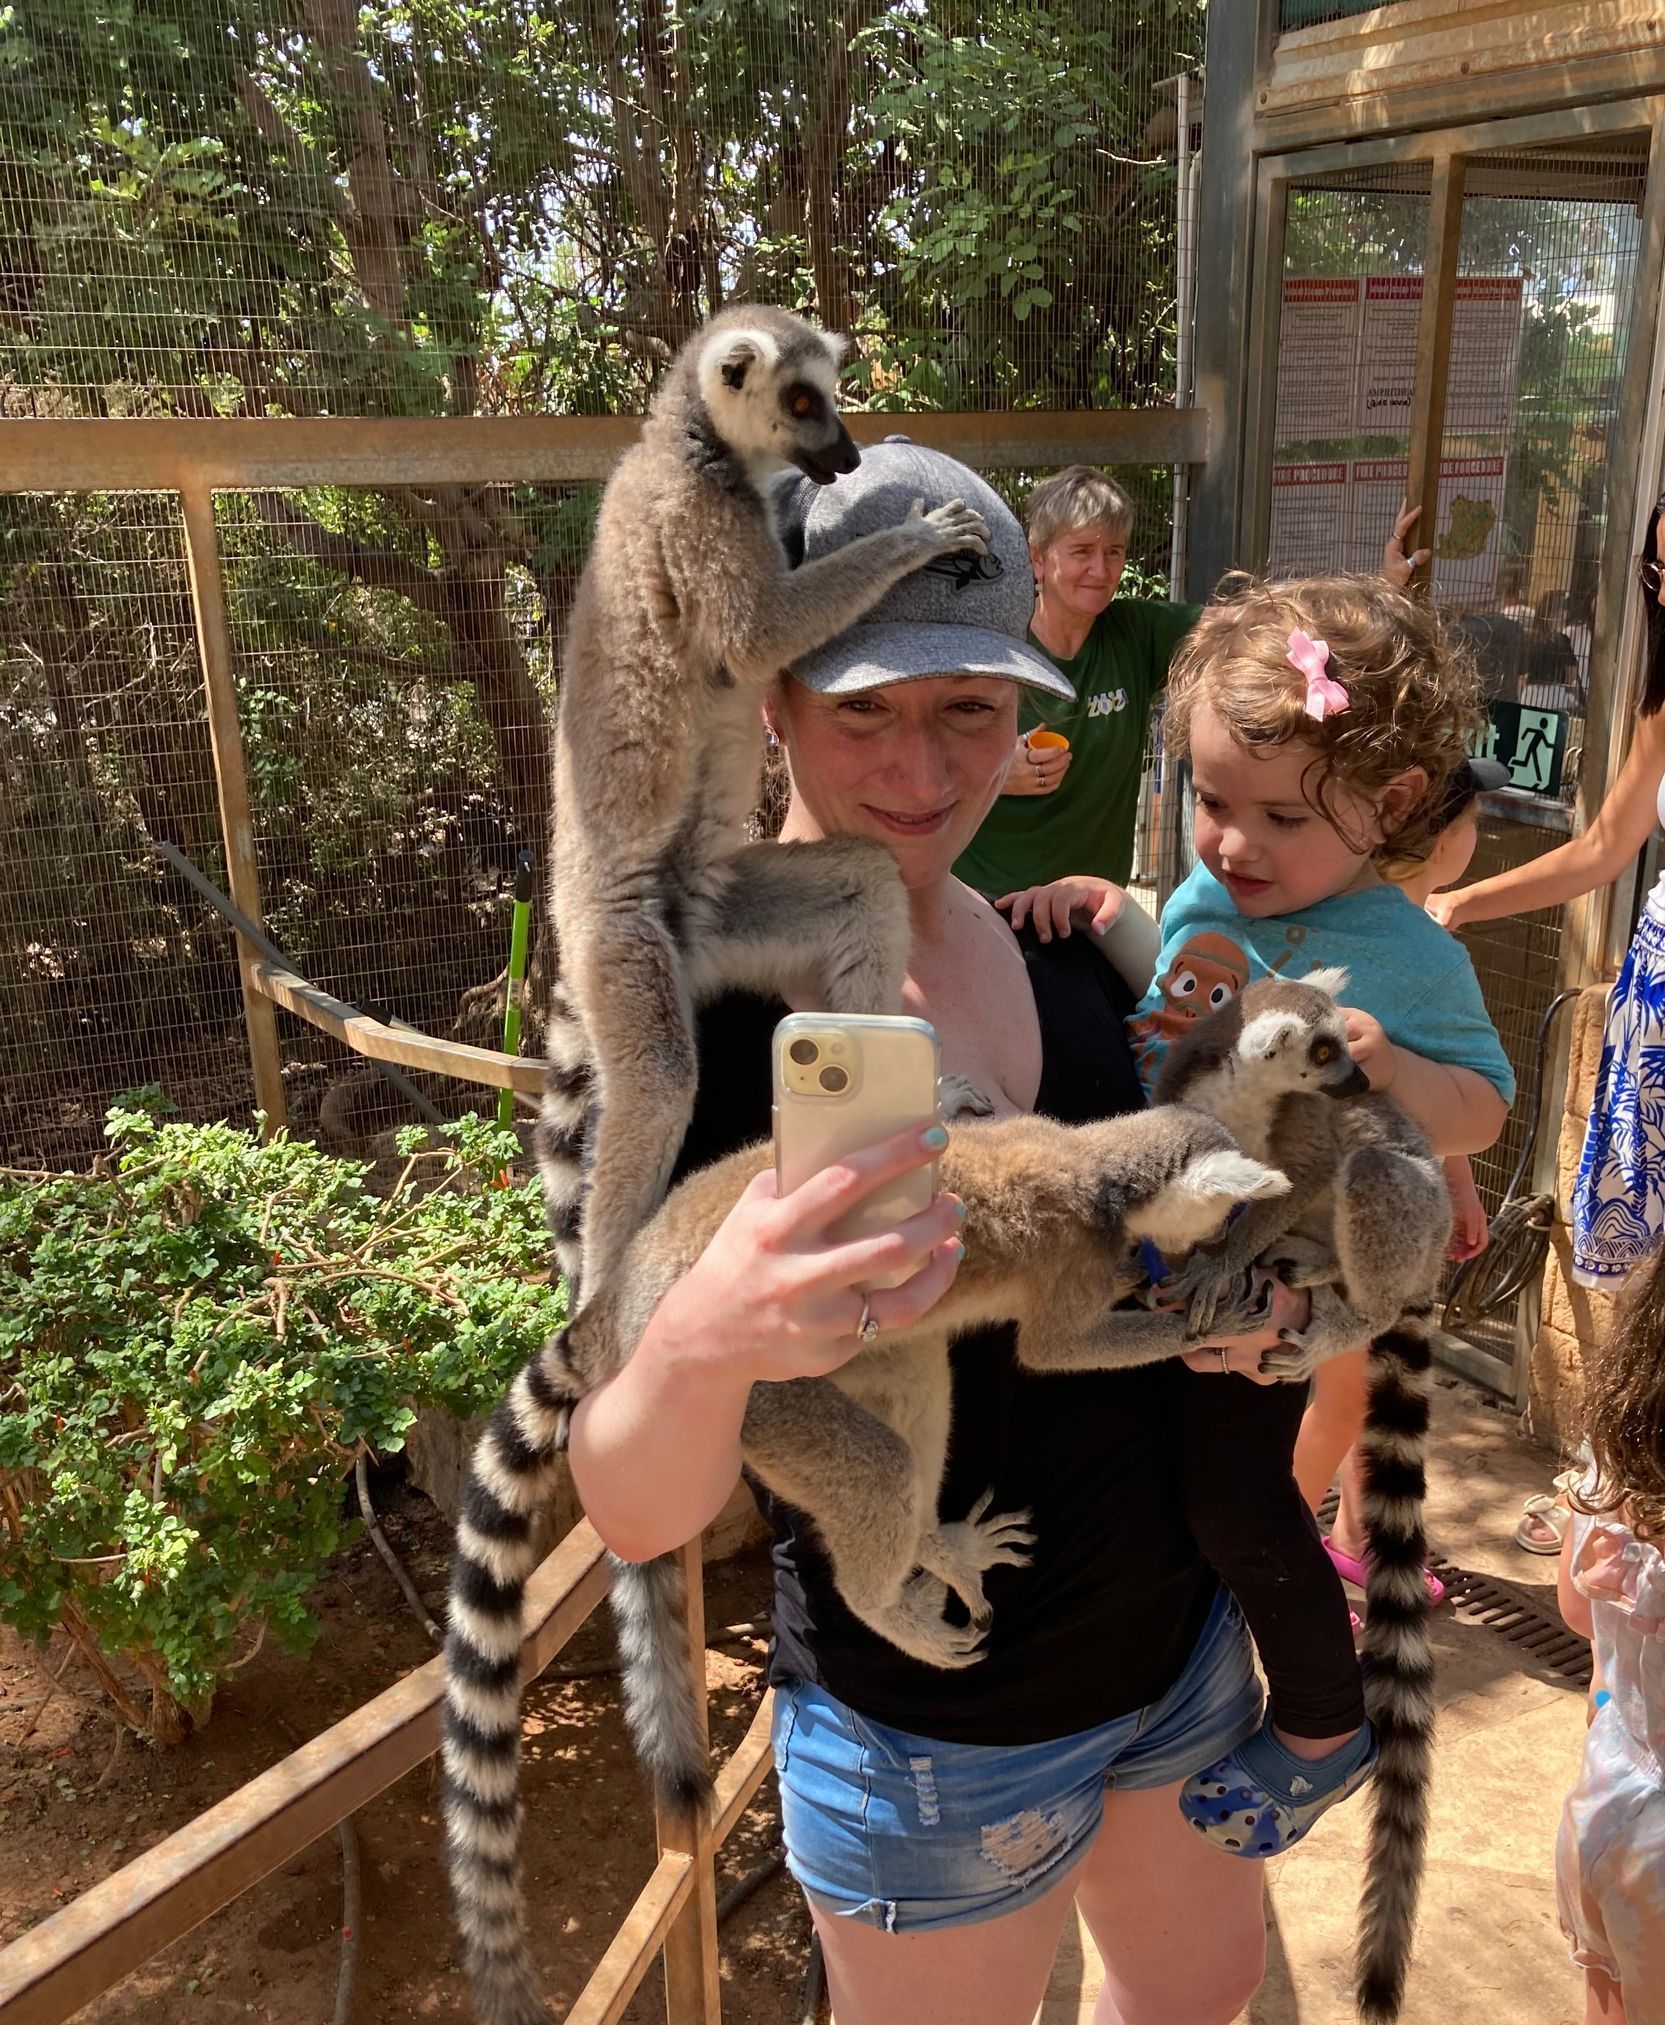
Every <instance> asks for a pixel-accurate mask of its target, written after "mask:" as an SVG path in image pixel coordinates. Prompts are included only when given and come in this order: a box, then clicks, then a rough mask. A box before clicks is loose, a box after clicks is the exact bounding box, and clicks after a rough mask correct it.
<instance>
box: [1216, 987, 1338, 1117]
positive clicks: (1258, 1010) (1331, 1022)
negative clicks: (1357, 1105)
mask: <svg viewBox="0 0 1665 2025" xmlns="http://www.w3.org/2000/svg"><path fill="white" fill-rule="evenodd" d="M1329 983H1330V981H1329V980H1328V979H1326V980H1325V985H1328V984H1329ZM1325 985H1312V984H1304V983H1303V984H1296V983H1285V982H1284V981H1282V980H1281V979H1273V978H1267V979H1266V980H1265V981H1264V982H1263V983H1261V984H1257V985H1251V986H1250V987H1249V989H1248V990H1247V991H1246V992H1244V994H1243V997H1242V1000H1241V1001H1240V1011H1241V1015H1242V1020H1243V1026H1242V1031H1241V1032H1240V1033H1239V1035H1238V1038H1237V1046H1236V1049H1235V1050H1234V1052H1235V1054H1236V1056H1237V1062H1238V1068H1239V1071H1240V1072H1241V1073H1247V1074H1249V1075H1251V1076H1254V1077H1256V1078H1258V1079H1260V1080H1261V1081H1263V1082H1264V1081H1270V1083H1271V1084H1272V1086H1273V1087H1274V1088H1276V1089H1277V1090H1279V1091H1291V1090H1304V1091H1307V1092H1309V1093H1310V1094H1312V1095H1314V1096H1325V1097H1359V1096H1362V1095H1363V1094H1364V1093H1365V1091H1366V1090H1368V1089H1369V1088H1370V1083H1369V1080H1368V1078H1367V1077H1366V1075H1365V1073H1364V1071H1363V1070H1362V1069H1361V1068H1360V1067H1359V1066H1358V1064H1357V1063H1356V1062H1355V1061H1354V1060H1353V1057H1352V1055H1351V1054H1350V1053H1349V1051H1348V1047H1347V1022H1346V1020H1345V1018H1344V1017H1343V1014H1342V1011H1341V1008H1340V1007H1339V1006H1338V1005H1337V1004H1336V1002H1335V999H1334V997H1333V996H1332V993H1331V989H1326V988H1325ZM1334 988H1335V989H1339V981H1338V982H1337V983H1336V984H1335V986H1334Z"/></svg>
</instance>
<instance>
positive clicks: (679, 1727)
mask: <svg viewBox="0 0 1665 2025" xmlns="http://www.w3.org/2000/svg"><path fill="white" fill-rule="evenodd" d="M772 1161H773V1154H772V1151H771V1149H770V1148H769V1147H767V1146H751V1147H747V1148H745V1149H743V1150H742V1151H740V1152H738V1153H735V1154H732V1155H731V1156H730V1157H729V1158H728V1159H726V1160H723V1161H719V1162H717V1163H716V1164H714V1165H713V1166H711V1167H708V1168H704V1169H702V1170H700V1171H699V1172H698V1173H696V1174H693V1175H690V1176H689V1177H688V1178H687V1179H685V1180H683V1181H682V1182H680V1183H679V1184H678V1185H677V1187H675V1188H674V1189H673V1190H672V1191H671V1193H670V1195H669V1196H668V1197H667V1199H666V1200H665V1202H664V1203H663V1205H662V1206H661V1207H660V1209H659V1211H658V1212H657V1214H656V1215H655V1216H654V1217H653V1218H652V1220H651V1221H650V1222H649V1223H648V1224H647V1225H646V1226H645V1227H644V1228H643V1229H642V1230H641V1231H640V1232H639V1233H638V1234H637V1235H636V1237H635V1238H634V1239H633V1240H632V1241H631V1243H630V1245H629V1246H628V1247H627V1248H626V1250H625V1253H624V1256H623V1258H622V1260H621V1266H620V1270H619V1271H618V1272H617V1273H616V1274H615V1275H613V1276H612V1277H611V1279H610V1280H609V1282H608V1283H607V1285H606V1286H604V1287H603V1288H602V1289H601V1291H600V1292H599V1293H597V1294H596V1295H595V1296H594V1297H593V1298H592V1299H590V1300H588V1301H586V1303H585V1304H584V1306H583V1308H582V1309H581V1310H580V1311H579V1313H578V1314H577V1315H576V1317H575V1318H574V1319H573V1320H572V1321H571V1322H570V1323H569V1324H568V1325H567V1327H566V1328H565V1329H564V1330H562V1331H561V1332H560V1333H559V1334H558V1335H556V1336H555V1337H554V1338H553V1339H552V1340H551V1341H550V1342H549V1343H548V1344H547V1345H546V1346H545V1347H544V1349H542V1350H540V1351H539V1352H538V1354H537V1355H536V1356H535V1357H533V1358H532V1360H531V1361H530V1363H528V1365H527V1366H526V1368H525V1369H524V1370H523V1371H522V1372H521V1374H520V1376H519V1377H518V1378H517V1379H516V1380H515V1382H514V1385H513V1386H512V1387H511V1389H510V1392H509V1396H508V1398H507V1399H506V1400H505V1401H504V1402H503V1404H502V1405H501V1406H500V1407H499V1408H498V1409H497V1411H496V1413H495V1414H494V1415H493V1416H492V1420H491V1424H490V1426H489V1427H488V1429H487V1431H486V1433H485V1435H484V1436H483V1437H482V1439H481V1442H480V1449H479V1453H480V1454H481V1455H482V1456H483V1457H484V1464H483V1466H477V1467H476V1469H475V1471H474V1474H473V1478H472V1482H471V1484H470V1487H469V1491H468V1496H467V1503H466V1505H465V1508H464V1514H463V1521H462V1528H461V1532H460V1536H459V1549H458V1566H459V1571H460V1573H459V1578H458V1582H457V1586H456V1587H455V1588H454V1590H453V1605H452V1621H451V1636H450V1643H449V1646H448V1648H447V1652H448V1660H449V1669H448V1679H447V1706H446V1711H445V1718H444V1745H443V1749H444V1765H445V1816H446V1831H447V1841H448V1844H449V1851H450V1863H451V1878H452V1885H453V1889H454V1891H455V1894H456V1899H457V1906H458V1917H459V1921H460V1924H461V1927H462V1932H463V1938H464V1949H465V1954H466V1958H467V1961H468V1967H469V1974H470V1977H471V1979H472V1982H473V1987H474V1993H475V2002H476V2005H477V2006H478V2008H479V2011H480V2015H481V2017H482V2018H483V2019H485V2020H486V2021H487V2025H536V2021H540V2020H542V2019H543V2017H544V2013H543V2010H542V2008H541V2006H540V2004H539V2002H538V1998H537V1994H536V1984H535V1980H534V1977H533V1971H532V1964H531V1958H530V1954H529V1952H528V1949H527V1944H526V1937H525V1932H524V1928H523V1923H522V1912H521V1899H520V1882H519V1841H520V1800H519V1765H518V1752H519V1745H520V1638H521V1599H522V1593H523V1591H524V1588H525V1584H526V1581H527V1578H528V1577H529V1575H530V1574H531V1572H532V1570H533V1567H534V1566H535V1564H536V1558H537V1556H536V1550H535V1546H534V1529H535V1527H536V1523H537V1519H538V1515H539V1514H540V1512H541V1511H542V1510H543V1508H544V1506H545V1504H546V1503H547V1501H548V1499H549V1496H550V1493H551V1490H552V1488H553V1483H554V1472H555V1467H556V1462H557V1451H558V1449H559V1446H560V1441H561V1430H562V1427H563V1424H564V1419H565V1415H566V1411H567V1409H568V1406H569V1405H570V1403H571V1402H572V1401H573V1400H575V1399H577V1398H579V1397H581V1396H582V1395H583V1394H585V1393H587V1392H590V1391H592V1390H594V1388H595V1387H596V1386H598V1385H600V1384H602V1383H603V1382H604V1381H605V1380H606V1379H608V1378H610V1377H612V1376H613V1375H614V1373H616V1372H617V1371H618V1370H620V1369H621V1368H622V1366H623V1365H624V1364H625V1362H626V1361H627V1360H628V1359H629V1357H630V1356H631V1355H632V1353H633V1351H634V1350H635V1347H636V1344H637V1342H638V1341H639V1340H640V1338H641V1335H642V1332H643V1330H644V1329H645V1327H646V1325H647V1322H648V1318H649V1317H650V1316H651V1315H652V1313H653V1311H654V1309H655V1308H656V1307H657V1306H658V1304H659V1302H660V1301H661V1300H662V1299H663V1297H664V1295H665V1293H666V1292H667V1291H668V1289H669V1288H670V1287H671V1286H672V1285H673V1284H674V1283H675V1282H676V1281H677V1280H678V1279H680V1278H681V1277H682V1275H683V1274H684V1273H686V1272H687V1271H688V1269H689V1268H690V1266H692V1265H693V1263H694V1261H695V1260H696V1259H697V1258H698V1257H699V1256H700V1254H701V1252H702V1251H703V1250H704V1249H705V1247H706V1245H707V1244H708V1243H709V1242H710V1240H711V1238H712V1236H713V1235H714V1233H715V1232H716V1230H717V1228H718V1226H719V1225H720V1224H721V1223H722V1221H723V1219H724V1218H725V1217H726V1216H727V1215H728V1213H729V1211H730V1210H731V1209H732V1208H733V1206H734V1203H735V1202H736V1200H737V1199H738V1198H739V1196H740V1194H741V1191H742V1190H743V1189H744V1188H745V1186H746V1184H747V1183H748V1182H749V1181H750V1180H751V1179H752V1178H753V1177H754V1176H755V1175H756V1174H758V1173H760V1172H762V1171H765V1170H766V1169H768V1168H769V1167H770V1166H771V1164H772ZM941 1179H942V1186H943V1187H944V1188H945V1189H949V1190H952V1191H953V1192H954V1193H955V1194H956V1195H958V1196H959V1197H960V1199H961V1201H962V1202H963V1203H964V1204H965V1206H966V1219H965V1226H964V1229H965V1242H966V1256H965V1258H964V1260H963V1262H962V1263H961V1266H960V1269H959V1272H958V1274H957V1276H956V1278H955V1280H954V1282H953V1285H952V1286H951V1287H950V1288H949V1290H948V1292H947V1293H946V1294H945V1295H944V1296H943V1297H942V1299H941V1300H940V1301H939V1302H938V1303H937V1304H936V1306H935V1307H934V1308H932V1309H931V1311H930V1313H929V1314H928V1315H927V1316H925V1317H924V1318H923V1320H921V1321H920V1322H918V1323H916V1324H914V1325H913V1326H911V1327H909V1328H906V1329H897V1330H895V1331H894V1332H887V1333H886V1334H885V1335H883V1336H881V1337H880V1338H879V1340H878V1341H877V1342H876V1343H875V1344H873V1345H872V1347H870V1348H868V1349H865V1350H863V1351H861V1352H860V1353H859V1354H858V1355H856V1356H855V1357H852V1358H851V1359H850V1361H849V1362H848V1363H846V1364H844V1365H842V1366H841V1367H840V1368H839V1369H838V1370H837V1371H836V1372H834V1373H832V1374H831V1375H830V1376H828V1377H825V1378H804V1379H792V1380H787V1381H783V1382H780V1383H775V1384H759V1385H754V1386H753V1387H752V1390H751V1397H750V1401H749V1403H748V1406H747V1409H746V1416H745V1422H744V1427H743V1430H742V1448H743V1452H744V1455H745V1460H746V1462H747V1464H748V1465H749V1467H750V1468H751V1469H752V1470H753V1471H754V1472H755V1473H756V1474H757V1475H758V1476H759V1477H761V1478H762V1480H763V1481H764V1482H765V1483H766V1484H767V1485H769V1487H770V1488H771V1489H772V1490H774V1491H775V1492H776V1493H777V1494H778V1495H779V1496H781V1497H782V1498H784V1499H785V1500H786V1501H787V1502H788V1503H790V1504H792V1505H795V1506H797V1507H798V1508H799V1509H800V1510H802V1511H805V1512H807V1513H809V1515H810V1516H811V1517H812V1518H813V1519H814V1520H815V1522H816V1525H817V1528H818V1530H819V1532H820V1535H821V1539H822V1541H823V1543H824V1545H825V1547H826V1550H827V1553H828V1556H829V1559H830V1561H831V1564H832V1570H833V1577H834V1580H835V1581H836V1583H837V1585H838V1588H839V1591H840V1594H841V1595H842V1596H843V1598H844V1600H845V1601H846V1603H848V1604H849V1606H850V1608H851V1609H852V1611H853V1612H854V1613H855V1615H856V1616H857V1617H859V1618H860V1619H861V1620H862V1621H863V1623H865V1624H867V1625H868V1626H870V1627H871V1628H872V1629H873V1630H874V1631H876V1632H878V1633H879V1635H880V1636H881V1637H884V1638H886V1639H888V1640H890V1642H891V1643H892V1644H894V1645H896V1646H897V1647H898V1648H899V1649H900V1650H902V1651H904V1652H907V1653H910V1654H912V1655H913V1656H914V1657H915V1658H917V1659H920V1660H923V1661H925V1662H926V1663H927V1664H930V1665H934V1666H940V1667H947V1668H956V1667H965V1666H970V1665H972V1664H974V1663H975V1662H976V1660H977V1659H979V1658H980V1657H981V1647H982V1643H983V1639H984V1636H985V1634H986V1632H987V1629H988V1625H989V1622H990V1612H989V1609H988V1605H987V1603H986V1601H985V1599H984V1594H983V1579H982V1578H983V1575H984V1573H985V1571H986V1570H987V1569H989V1568H991V1567H994V1566H996V1565H997V1564H1000V1563H1016V1564H1019V1565H1021V1564H1022V1563H1024V1562H1026V1561H1027V1560H1028V1558H1029V1556H1028V1553H1027V1548H1028V1547H1029V1545H1030V1543H1031V1542H1032V1540H1033V1537H1034V1536H1033V1534H1032V1533H1031V1531H1030V1530H1029V1526H1028V1517H1029V1515H1028V1514H1027V1513H1024V1512H999V1513H993V1514H990V1513H989V1512H988V1505H989V1503H990V1501H991V1497H990V1496H989V1495H985V1497H984V1498H983V1499H981V1500H980V1501H979V1502H978V1504H977V1505H976V1506H975V1507H974V1508H973V1510H972V1511H971V1513H970V1514H969V1515H968V1516H967V1517H966V1518H965V1519H963V1520H959V1521H955V1522H952V1523H948V1522H942V1521H940V1520H939V1517H938V1512H937V1498H938V1493H939V1488H940V1485H941V1482H942V1477H943V1470H944V1466H945V1462H946V1456H947V1447H948V1439H949V1412H950V1399H951V1387H950V1378H949V1358H948V1345H949V1339H950V1338H951V1337H952V1336H953V1335H955V1334H958V1333H959V1332H961V1331H963V1330H966V1329H972V1328H976V1327H978V1326H979V1325H981V1324H984V1323H989V1322H1005V1321H1015V1322H1016V1323H1017V1325H1018V1336H1017V1357H1018V1361H1019V1362H1020V1363H1021V1364H1023V1365H1025V1366H1026V1367H1027V1368H1028V1369H1030V1370H1035V1371H1082V1370H1099V1369H1105V1368H1108V1367H1112V1366H1116V1365H1124V1364H1134V1363H1146V1362H1150V1361H1153V1360H1155V1359H1157V1358H1160V1357H1168V1356H1174V1355H1177V1354H1178V1353H1179V1352H1180V1351H1182V1350H1183V1349H1184V1348H1185V1347H1186V1345H1187V1340H1188V1339H1187V1336H1186V1320H1185V1317H1184V1315H1183V1314H1182V1313H1180V1312H1177V1311H1175V1312H1171V1313H1151V1312H1148V1311H1147V1310H1145V1309H1143V1308H1135V1309H1132V1310H1127V1309H1117V1307H1116V1303H1117V1302H1118V1301H1119V1300H1121V1299H1122V1297H1123V1296H1124V1295H1126V1294H1128V1293H1130V1292H1131V1291H1132V1290H1134V1289H1135V1288H1137V1287H1139V1286H1140V1285H1142V1284H1143V1282H1144V1279H1145V1265H1144V1254H1143V1250H1142V1244H1141V1241H1142V1240H1148V1241H1150V1242H1152V1243H1154V1244H1156V1245H1157V1246H1158V1247H1159V1248H1160V1249H1162V1250H1163V1251H1164V1252H1167V1253H1170V1254H1172V1255H1174V1256H1179V1255H1181V1254H1183V1253H1184V1252H1185V1251H1187V1250H1188V1249H1189V1248H1190V1247H1191V1246H1192V1245H1194V1244H1196V1243H1197V1242H1199V1241H1200V1240H1201V1239H1203V1238H1205V1237H1210V1236H1212V1235H1214V1234H1215V1233H1216V1232H1217V1231H1219V1229H1220V1228H1221V1226H1222V1225H1223V1223H1224V1221H1225V1219H1226V1217H1227V1215H1228V1214H1229V1213H1230V1211H1231V1210H1232V1209H1233V1207H1235V1206H1236V1205H1238V1204H1241V1203H1243V1202H1251V1203H1252V1202H1253V1201H1255V1200H1256V1199H1258V1198H1261V1197H1264V1196H1267V1195H1269V1194H1275V1193H1281V1192H1282V1191H1283V1190H1284V1189H1285V1187H1286V1186H1287V1184H1286V1182H1285V1180H1284V1178H1283V1176H1282V1175H1281V1174H1277V1173H1274V1172H1272V1171H1271V1170H1270V1169H1269V1168H1267V1167H1266V1166H1265V1165H1263V1164H1261V1163H1259V1162H1256V1161H1253V1160H1249V1159H1247V1158H1245V1157H1244V1156H1243V1155H1242V1154H1241V1153H1240V1152H1239V1151H1238V1150H1237V1148H1236V1146H1235V1145H1234V1143H1233V1141H1232V1138H1231V1135H1230V1134H1229V1133H1228V1132H1227V1131H1226V1130H1225V1128H1224V1127H1223V1126H1221V1125H1220V1124H1218V1123H1217V1122H1216V1121H1215V1120H1214V1119H1212V1118H1210V1117H1207V1116H1206V1115H1204V1114H1203V1113H1202V1112H1199V1111H1191V1110H1187V1109H1185V1108H1183V1107H1182V1106H1177V1105H1176V1106H1169V1107H1168V1108H1166V1109H1165V1110H1160V1111H1149V1112H1140V1113H1135V1114H1133V1115H1131V1116H1127V1117H1119V1118H1111V1119H1107V1120H1105V1121H1104V1122H1103V1123H1101V1124H1096V1125H1077V1126H1066V1125H1059V1124H1056V1123H1053V1122H1051V1121H1049V1120H1047V1119H1044V1118H1035V1117H1022V1118H1005V1119H1000V1120H998V1121H990V1122H986V1123H978V1124H973V1125H970V1126H966V1127H964V1128H961V1129H956V1130H955V1131H954V1132H953V1133H952V1135H951V1137H950V1141H949V1145H948V1149H947V1151H946V1152H945V1153H944V1154H943V1156H942V1163H941ZM629 1572H630V1574H631V1576H632V1578H633V1579H632V1580H631V1582H630V1584H629V1587H628V1591H627V1597H628V1601H627V1608H626V1610H625V1611H624V1612H622V1613H621V1628H620V1647H621V1651H622V1654H623V1659H624V1693H625V1710H626V1715H627V1717H628V1719H629V1722H630V1727H631V1731H632V1734H633V1736H634V1739H635V1743H636V1749H637V1753H638V1755H639V1757H640V1758H641V1760H642V1762H643V1764H644V1766H645V1767H646V1769H647V1770H648V1771H649V1773H650V1774H651V1776H652V1778H653V1781H654V1784H655V1787H656V1789H657V1792H658V1795H659V1797H660V1798H661V1800H662V1801H666V1802H668V1803H670V1804H671V1805H673V1806H676V1807H679V1808H693V1807H698V1806H701V1805H703V1804H704V1802H705V1801H706V1799H707V1798H708V1796H709V1793H710V1787H711V1773H710V1765H709V1761H708V1758H707V1755H706V1751H705V1748H704V1746H703V1744H702V1742H701V1739H700V1731H699V1726H698V1722H697V1715H696V1710H695V1706H694V1702H693V1696H692V1688H691V1681H692V1668H691V1665H690V1660H689V1654H688V1650H687V1643H686V1638H685V1635H684V1628H683V1618H682V1609H681V1605H682V1597H681V1577H680V1572H679V1568H678V1564H677V1562H676V1560H675V1558H674V1557H669V1556H667V1557H665V1558H664V1559H661V1560H658V1561H653V1562H649V1563H647V1564H645V1565H644V1566H641V1567H638V1568H634V1569H632V1570H630V1571H629ZM950 1591H952V1592H953V1593H954V1594H955V1595H957V1596H959V1597H960V1598H961V1600H962V1601H963V1602H964V1604H965V1606H966V1608H967V1610H968V1611H969V1612H970V1615H971V1623H970V1624H969V1625H968V1626H955V1625H952V1624H950V1623H948V1622H947V1620H946V1618H945V1616H944V1605H945V1603H946V1602H947V1598H948V1595H949V1592H950Z"/></svg>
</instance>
